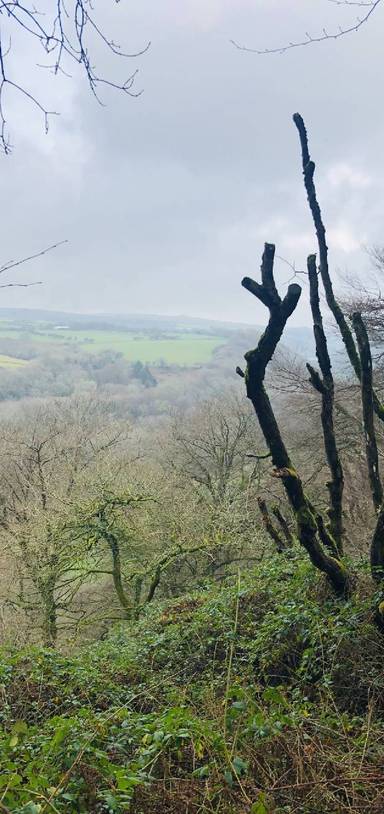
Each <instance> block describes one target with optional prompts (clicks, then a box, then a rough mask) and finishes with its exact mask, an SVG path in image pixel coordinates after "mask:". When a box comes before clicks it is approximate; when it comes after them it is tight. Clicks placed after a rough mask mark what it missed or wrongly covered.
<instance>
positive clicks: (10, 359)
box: [0, 353, 28, 368]
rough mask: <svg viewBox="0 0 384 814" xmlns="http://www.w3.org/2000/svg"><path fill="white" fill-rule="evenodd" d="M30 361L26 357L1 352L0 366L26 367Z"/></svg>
mask: <svg viewBox="0 0 384 814" xmlns="http://www.w3.org/2000/svg"><path fill="white" fill-rule="evenodd" d="M27 364H28V362H26V360H25V359H16V358H15V357H14V356H5V354H2V353H0V367H12V368H17V367H25V365H27Z"/></svg>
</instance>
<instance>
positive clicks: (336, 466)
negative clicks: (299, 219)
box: [307, 254, 344, 554]
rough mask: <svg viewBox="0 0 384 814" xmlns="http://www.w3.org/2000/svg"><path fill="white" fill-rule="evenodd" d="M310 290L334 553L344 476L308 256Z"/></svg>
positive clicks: (332, 389)
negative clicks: (327, 467) (329, 473)
mask: <svg viewBox="0 0 384 814" xmlns="http://www.w3.org/2000/svg"><path fill="white" fill-rule="evenodd" d="M307 268H308V279H309V288H310V303H311V311H312V320H313V333H314V337H315V344H316V356H317V359H318V362H319V366H320V370H321V373H322V377H323V378H322V380H321V378H320V376H319V375H318V374H317V373H316V371H315V370H314V369H313V368H312V367H311V365H307V368H308V371H309V374H310V380H311V382H312V385H313V387H314V388H315V390H317V391H318V392H319V393H320V395H321V425H322V428H323V438H324V448H325V453H326V457H327V462H328V466H329V469H330V472H331V478H332V479H331V480H330V481H329V482H328V483H327V488H328V491H329V499H330V506H329V509H328V517H329V529H328V530H329V533H330V534H331V537H333V539H334V540H335V543H336V550H337V551H338V552H339V554H342V552H343V490H344V475H343V468H342V464H341V460H340V455H339V451H338V448H337V443H336V435H335V426H334V419H333V412H334V392H335V387H334V381H333V375H332V365H331V360H330V357H329V353H328V345H327V338H326V336H325V332H324V327H323V318H322V315H321V310H320V299H319V281H318V277H317V269H316V257H315V255H313V254H312V255H310V256H309V257H308V262H307Z"/></svg>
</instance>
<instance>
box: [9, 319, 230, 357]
mask: <svg viewBox="0 0 384 814" xmlns="http://www.w3.org/2000/svg"><path fill="white" fill-rule="evenodd" d="M0 338H14V339H19V340H23V339H24V340H25V341H27V342H28V343H32V344H34V343H39V344H40V343H43V344H44V345H51V346H52V347H56V348H57V346H58V345H59V343H60V345H61V344H63V346H66V345H70V346H71V347H73V346H74V345H77V346H78V347H79V349H81V350H83V351H86V352H87V353H102V352H103V351H108V350H111V351H116V352H118V353H122V354H123V356H124V358H125V359H127V360H128V361H130V362H136V361H138V360H140V361H141V362H143V363H149V364H153V363H156V362H159V361H161V360H163V361H164V362H166V363H168V364H176V365H195V364H204V363H206V362H209V361H210V359H211V358H212V355H213V353H214V351H215V350H216V348H218V347H219V346H220V345H222V344H224V343H225V339H223V337H221V336H211V335H209V336H204V335H202V334H192V333H176V334H174V336H169V335H165V336H164V338H161V336H160V338H154V337H151V336H149V335H146V334H134V333H132V332H130V331H102V330H100V331H97V330H96V331H88V330H78V331H71V330H56V331H50V330H47V331H39V332H38V331H33V332H29V333H27V332H24V331H18V330H12V329H9V328H7V327H3V328H2V327H0Z"/></svg>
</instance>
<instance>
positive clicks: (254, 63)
mask: <svg viewBox="0 0 384 814" xmlns="http://www.w3.org/2000/svg"><path fill="white" fill-rule="evenodd" d="M106 6H108V10H107V11H106V9H105V7H106ZM103 7H104V8H103ZM95 8H96V12H97V13H99V14H100V13H101V16H99V20H100V22H101V23H102V24H103V26H104V28H105V30H106V33H108V34H110V35H111V36H112V37H113V38H114V39H115V40H116V41H119V42H120V44H121V45H122V46H123V47H124V48H126V49H132V50H135V49H138V48H140V47H142V46H143V45H144V44H145V43H146V41H147V40H151V42H152V45H151V48H150V50H149V52H148V53H147V54H146V55H144V56H143V57H140V58H139V59H138V60H136V61H133V62H130V63H129V65H128V67H127V66H126V64H125V63H124V62H123V60H117V61H116V60H115V61H113V62H111V61H110V60H106V59H105V58H104V56H103V53H100V54H99V53H98V52H97V56H98V62H99V66H100V67H99V70H102V69H104V71H107V72H109V74H108V75H110V74H113V76H115V77H116V78H122V77H123V76H124V75H125V74H126V73H127V71H128V72H130V71H131V69H132V68H133V67H136V66H137V67H138V68H139V69H140V73H139V77H138V84H137V87H138V88H141V87H142V88H143V89H144V93H143V95H142V96H141V97H140V98H139V99H129V98H126V97H123V96H122V95H121V94H119V93H117V92H115V93H114V92H113V91H111V92H104V93H103V100H104V101H105V103H106V107H100V106H98V105H97V103H96V102H95V100H94V99H93V98H92V97H91V95H90V94H89V91H88V89H87V86H86V83H85V81H84V79H83V78H82V76H81V74H79V73H75V74H74V75H73V78H72V79H67V78H65V77H59V78H58V79H53V78H51V76H50V75H49V74H48V73H47V72H46V71H43V70H42V69H41V70H40V69H34V68H33V65H34V62H35V61H36V60H37V61H40V62H41V61H42V59H41V55H35V52H34V50H33V47H32V45H30V43H29V41H27V40H24V39H21V38H19V39H18V40H16V41H15V40H13V47H14V53H15V57H16V58H17V59H16V61H15V62H14V63H13V69H12V70H13V74H14V76H15V79H16V77H18V78H19V79H22V78H24V80H25V84H27V86H28V88H29V87H31V89H32V90H34V91H35V92H36V93H37V94H38V95H39V98H41V99H42V101H44V103H46V104H47V107H50V108H53V109H59V110H60V112H61V115H60V117H59V118H55V119H52V121H51V127H50V131H49V134H48V135H47V136H46V135H45V134H44V129H43V124H42V121H41V118H40V116H39V115H38V113H37V111H36V110H34V109H33V108H32V107H31V106H30V105H29V104H28V103H26V102H25V101H22V100H21V99H19V98H18V97H17V98H16V94H14V93H12V92H11V89H8V94H7V115H8V120H9V126H10V129H11V133H12V141H13V144H14V151H13V153H12V155H11V156H10V157H7V158H6V157H3V156H1V157H0V162H1V193H0V194H1V232H0V235H1V236H0V247H1V249H0V263H1V262H5V261H7V260H9V259H10V258H14V257H19V256H22V255H24V254H30V253H32V252H34V251H38V250H39V249H40V248H42V247H43V246H45V245H48V244H50V243H53V242H56V241H59V240H63V239H67V240H68V241H69V242H68V244H67V245H65V246H63V247H61V248H59V249H57V250H56V251H55V252H54V253H52V254H51V255H49V256H47V257H45V258H41V259H40V260H37V261H34V263H33V264H30V265H29V266H28V267H27V266H23V267H22V268H20V269H19V270H18V271H17V276H16V272H15V273H14V274H13V276H12V279H13V280H16V279H17V281H18V282H27V281H33V280H43V282H44V285H42V286H37V287H35V288H29V289H28V288H27V289H23V288H13V289H8V290H7V289H3V290H2V292H1V295H2V296H1V304H2V305H3V306H20V307H21V306H22V307H42V308H52V309H63V310H70V311H77V312H101V311H104V312H116V313H130V312H142V313H158V314H188V315H191V316H193V315H195V316H208V317H212V318H217V319H226V320H227V319H228V320H233V321H242V322H253V321H254V322H257V323H260V322H262V321H263V319H264V318H265V314H264V313H263V307H262V306H260V305H259V304H258V303H257V302H256V300H254V298H252V297H251V295H250V294H248V293H247V292H245V291H244V290H243V289H242V288H241V286H240V281H241V278H242V276H244V275H245V274H247V275H251V276H256V277H257V274H258V268H259V264H260V256H261V252H262V248H263V243H264V241H266V240H267V241H269V242H274V243H276V246H277V254H278V255H280V256H282V257H284V258H286V259H287V260H288V261H290V262H294V263H295V264H296V266H297V268H298V269H300V268H303V267H304V265H305V259H306V256H307V254H308V253H310V252H312V251H314V250H315V249H316V243H315V240H314V235H313V230H312V225H311V221H310V218H309V214H308V211H307V206H306V200H305V194H304V190H303V186H302V179H301V168H300V156H299V149H298V142H297V135H296V130H295V128H294V126H293V124H292V119H291V116H292V113H294V112H295V111H296V110H298V111H299V112H301V113H302V115H303V116H304V117H305V119H306V122H307V126H308V129H309V132H310V137H311V151H312V155H313V157H314V159H315V160H316V162H317V175H316V178H317V182H318V190H319V195H320V199H321V203H322V208H323V212H324V217H325V220H326V224H327V226H328V242H329V246H330V250H331V260H332V266H333V268H334V269H335V270H336V269H340V270H341V271H343V272H345V271H346V270H348V271H349V272H360V273H361V274H364V273H367V270H368V268H369V261H368V259H367V256H366V254H365V252H364V247H365V246H367V245H371V244H375V243H376V244H380V243H384V228H383V227H384V223H383V202H384V157H383V144H384V106H383V103H382V88H383V74H384V70H383V66H384V56H383V30H384V6H383V7H379V8H378V10H377V12H376V13H375V15H374V16H373V17H372V20H371V21H370V23H369V24H367V25H366V26H365V27H364V28H362V29H361V30H360V32H359V33H358V34H354V35H351V36H348V37H345V38H344V39H341V40H338V41H337V42H328V43H323V44H321V45H317V46H316V45H313V46H309V47H306V48H302V49H297V50H292V51H289V52H287V53H286V54H284V55H270V56H257V55H255V54H250V53H244V52H241V51H238V50H236V49H235V48H234V47H233V45H231V44H230V42H229V40H230V39H231V38H233V39H235V40H237V41H238V42H240V43H242V44H246V45H248V46H251V47H252V46H254V47H264V46H271V47H273V46H275V45H280V44H284V43H285V42H287V41H290V40H292V39H296V38H301V37H302V36H303V34H305V32H306V31H309V32H311V33H312V34H313V35H315V34H316V33H319V32H320V31H321V29H322V28H323V26H324V25H326V26H327V27H328V28H329V30H332V29H335V30H336V29H337V28H338V26H339V24H346V23H347V22H348V21H349V20H352V19H353V18H354V17H356V13H357V12H358V9H355V8H353V7H350V8H347V7H340V6H338V5H337V4H334V3H330V2H327V0H162V2H161V3H160V2H159V0H129V2H128V0H121V1H120V3H119V4H115V3H114V2H112V0H109V2H108V3H107V2H105V0H98V2H97V0H96V4H95ZM98 9H99V10H100V12H98ZM289 276H290V270H289V268H288V266H285V265H284V263H282V262H279V264H278V278H279V280H280V281H281V283H282V284H284V282H285V281H286V280H287V279H288V277H289ZM4 282H5V280H4ZM307 321H308V313H307V306H306V304H305V302H304V298H303V303H302V304H301V306H300V308H299V309H298V310H297V312H296V314H295V316H294V319H293V320H292V322H291V324H297V325H299V324H305V323H306V322H307Z"/></svg>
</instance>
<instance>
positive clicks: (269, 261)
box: [238, 243, 349, 594]
mask: <svg viewBox="0 0 384 814" xmlns="http://www.w3.org/2000/svg"><path fill="white" fill-rule="evenodd" d="M274 257H275V247H274V245H273V244H271V243H266V244H265V247H264V253H263V259H262V264H261V284H260V283H257V282H255V281H254V280H251V279H250V278H249V277H245V278H244V279H243V281H242V285H243V286H244V288H246V289H247V291H250V292H251V293H252V294H254V295H255V296H256V297H257V299H259V300H260V301H261V302H262V303H263V304H264V305H266V306H267V308H268V310H269V321H268V325H267V327H266V329H265V331H264V333H263V335H262V336H261V338H260V340H259V343H258V345H257V347H256V348H254V349H253V350H250V351H248V352H247V353H246V354H245V360H246V362H247V368H246V372H245V374H243V377H244V380H245V385H246V390H247V396H248V398H249V399H250V401H251V402H252V404H253V407H254V410H255V413H256V415H257V418H258V421H259V425H260V428H261V431H262V433H263V435H264V439H265V442H266V444H267V447H268V449H269V451H270V453H271V458H272V463H273V466H274V467H275V469H274V475H275V477H277V478H279V479H281V482H282V484H283V486H284V489H285V492H286V495H287V498H288V500H289V503H290V505H291V507H292V509H293V512H294V514H295V518H296V522H297V536H298V540H299V542H300V544H301V545H302V546H303V548H305V550H306V551H307V553H308V555H309V557H310V559H311V562H312V564H313V565H314V566H315V567H316V568H318V569H319V570H320V571H322V572H323V573H324V574H326V575H327V577H328V579H329V581H330V582H331V584H332V585H333V588H334V590H335V591H336V593H338V594H346V593H348V591H349V579H348V574H347V572H346V570H345V568H344V566H343V564H342V563H341V562H340V560H339V559H338V558H336V557H335V556H331V555H330V554H328V553H327V552H326V551H325V550H324V548H323V546H322V544H321V542H320V541H319V539H318V521H317V518H316V515H315V514H314V512H313V509H312V506H311V505H310V503H309V501H308V498H307V497H306V495H305V492H304V487H303V483H302V481H301V478H300V476H299V474H298V472H297V471H296V469H295V467H294V465H293V463H292V461H291V458H290V455H289V453H288V450H287V448H286V446H285V443H284V440H283V438H282V435H281V432H280V428H279V426H278V423H277V420H276V416H275V413H274V411H273V407H272V404H271V402H270V399H269V396H268V394H267V392H266V390H265V387H264V379H265V374H266V371H267V367H268V364H269V363H270V361H271V359H272V357H273V355H274V353H275V350H276V348H277V346H278V344H279V342H280V340H281V337H282V335H283V332H284V328H285V326H286V323H287V321H288V319H289V317H290V316H291V314H293V312H294V310H295V308H296V306H297V303H298V301H299V299H300V295H301V288H300V286H299V285H297V283H292V284H291V285H290V286H289V288H288V291H287V294H286V295H285V297H284V299H281V297H280V296H279V293H278V291H277V289H276V285H275V280H274V272H273V268H274ZM238 372H239V371H238ZM240 375H241V373H240Z"/></svg>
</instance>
